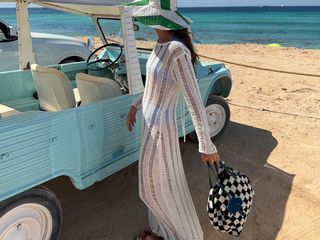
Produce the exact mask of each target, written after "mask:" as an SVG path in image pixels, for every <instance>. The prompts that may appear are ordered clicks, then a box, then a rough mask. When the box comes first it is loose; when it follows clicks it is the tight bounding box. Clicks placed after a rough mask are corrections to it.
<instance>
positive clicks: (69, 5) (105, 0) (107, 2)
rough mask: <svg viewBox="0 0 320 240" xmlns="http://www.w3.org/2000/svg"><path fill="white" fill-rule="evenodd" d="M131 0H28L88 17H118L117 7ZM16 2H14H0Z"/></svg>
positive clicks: (14, 0) (2, 0) (4, 0)
mask: <svg viewBox="0 0 320 240" xmlns="http://www.w3.org/2000/svg"><path fill="white" fill-rule="evenodd" d="M131 1H132V0H29V2H30V3H34V4H37V5H40V6H43V7H48V8H52V9H57V10H61V11H65V12H71V13H76V14H81V15H90V16H107V17H119V16H120V12H119V7H118V6H119V5H121V4H123V3H125V2H131ZM0 2H16V0H0Z"/></svg>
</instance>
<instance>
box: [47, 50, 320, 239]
mask: <svg viewBox="0 0 320 240" xmlns="http://www.w3.org/2000/svg"><path fill="white" fill-rule="evenodd" d="M151 45H152V44H151ZM196 47H197V50H198V52H199V53H200V54H201V55H207V56H210V57H214V58H218V59H223V60H226V61H231V62H238V63H242V64H248V65H253V66H258V67H265V68H272V69H277V70H285V71H293V72H300V73H308V74H319V75H320V61H319V59H320V50H306V49H296V48H272V47H269V46H261V45H255V44H242V45H197V46H196ZM226 66H227V67H228V68H230V70H231V72H232V77H233V88H232V91H231V94H230V96H229V97H228V98H227V100H228V102H229V104H230V109H231V122H230V124H229V126H228V128H227V130H226V131H225V133H224V134H223V135H222V136H221V137H220V138H219V139H218V140H217V141H216V142H215V144H216V146H217V148H218V151H219V153H220V156H221V159H222V160H224V161H225V162H226V163H227V164H229V165H230V166H232V167H234V168H237V169H239V170H240V171H242V172H244V173H245V174H247V175H248V176H249V177H250V178H251V180H252V182H253V186H254V189H255V191H256V195H255V198H254V206H253V210H252V212H251V214H250V216H249V218H248V221H247V223H246V224H245V228H244V230H243V232H242V234H241V236H240V238H237V239H243V240H250V239H259V240H262V239H266V240H271V239H290V240H294V239H306V240H318V239H319V236H320V164H319V156H320V144H319V143H320V137H319V136H320V107H319V105H320V77H308V76H299V75H291V74H283V73H276V72H270V71H261V70H256V69H251V68H245V67H240V66H236V65H231V64H226ZM180 147H181V154H182V158H183V163H184V168H185V172H186V176H187V180H188V184H189V187H190V191H191V193H192V197H193V200H194V203H195V206H196V209H197V212H198V216H199V218H200V221H201V225H202V227H203V230H204V233H205V239H206V240H207V239H233V238H232V237H228V236H226V235H225V234H221V233H218V232H216V231H215V230H213V228H211V226H210V223H209V219H208V217H207V214H206V201H207V199H206V198H207V194H208V178H207V168H206V166H205V165H203V164H202V163H201V162H200V160H199V159H200V158H199V157H200V156H199V153H198V146H197V144H194V143H192V142H190V141H189V142H187V143H183V142H181V143H180ZM137 171H138V169H137V162H136V163H134V164H132V165H130V166H129V167H127V168H125V169H123V170H122V171H120V172H118V173H116V174H114V175H112V176H110V177H108V178H107V179H105V180H104V181H102V182H99V183H96V184H95V185H94V186H92V187H90V188H87V189H85V190H83V191H78V190H75V189H74V188H73V186H72V185H71V183H70V181H69V180H68V179H67V178H59V179H57V180H55V181H51V182H49V183H48V184H47V186H49V187H50V188H51V189H52V190H54V192H55V193H56V194H57V195H58V197H59V198H60V199H61V202H62V205H63V211H64V225H63V236H62V239H63V240H73V239H74V240H80V239H81V240H86V239H95V240H97V239H99V240H100V239H101V240H102V239H116V240H122V239H123V240H127V239H133V237H134V235H135V234H136V233H137V232H138V231H139V230H141V229H143V228H144V227H146V226H147V210H146V207H145V206H144V204H143V203H142V202H141V200H140V199H139V197H138V176H137ZM61 185H64V187H63V188H62V187H61Z"/></svg>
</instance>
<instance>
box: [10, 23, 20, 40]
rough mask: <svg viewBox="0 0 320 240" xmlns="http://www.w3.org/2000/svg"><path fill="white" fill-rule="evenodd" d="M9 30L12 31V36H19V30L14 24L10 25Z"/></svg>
mask: <svg viewBox="0 0 320 240" xmlns="http://www.w3.org/2000/svg"><path fill="white" fill-rule="evenodd" d="M9 32H10V36H11V37H12V38H15V37H18V32H17V29H16V28H15V27H13V26H9Z"/></svg>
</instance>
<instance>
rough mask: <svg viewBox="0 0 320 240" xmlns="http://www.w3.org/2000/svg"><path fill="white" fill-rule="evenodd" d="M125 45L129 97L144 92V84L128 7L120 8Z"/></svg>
mask: <svg viewBox="0 0 320 240" xmlns="http://www.w3.org/2000/svg"><path fill="white" fill-rule="evenodd" d="M119 8H120V14H121V23H122V32H123V38H124V40H123V43H124V51H125V57H126V67H127V78H128V85H129V95H135V94H138V93H141V92H143V91H144V86H143V84H142V78H141V70H140V63H139V58H138V51H137V45H136V39H135V35H134V30H133V21H132V16H131V14H130V12H129V11H128V9H127V8H126V7H123V6H120V7H119Z"/></svg>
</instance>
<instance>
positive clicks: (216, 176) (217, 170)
mask: <svg viewBox="0 0 320 240" xmlns="http://www.w3.org/2000/svg"><path fill="white" fill-rule="evenodd" d="M207 165H208V175H209V184H210V188H213V183H212V180H211V174H210V171H211V172H212V173H213V175H214V176H215V178H216V179H217V181H218V182H219V177H218V176H219V167H218V163H216V162H215V163H214V167H215V170H213V168H212V165H211V164H210V163H208V162H207Z"/></svg>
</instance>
